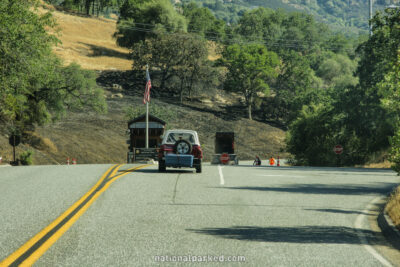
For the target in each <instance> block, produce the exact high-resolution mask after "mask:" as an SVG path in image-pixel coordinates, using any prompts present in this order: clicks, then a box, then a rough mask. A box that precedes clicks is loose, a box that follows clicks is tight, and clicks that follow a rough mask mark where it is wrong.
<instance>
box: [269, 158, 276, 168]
mask: <svg viewBox="0 0 400 267" xmlns="http://www.w3.org/2000/svg"><path fill="white" fill-rule="evenodd" d="M269 165H271V166H274V165H275V159H274V158H273V157H271V158H270V159H269Z"/></svg>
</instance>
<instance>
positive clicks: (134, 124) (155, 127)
mask: <svg viewBox="0 0 400 267" xmlns="http://www.w3.org/2000/svg"><path fill="white" fill-rule="evenodd" d="M128 128H129V134H130V138H129V140H128V143H129V152H128V163H131V162H134V161H140V160H147V159H154V160H156V159H157V151H158V147H159V146H160V144H161V141H162V135H163V134H164V130H165V122H164V121H163V120H161V119H159V118H157V117H155V116H153V115H150V114H149V148H148V149H146V148H145V147H146V114H143V115H141V116H139V117H137V118H135V119H133V120H130V121H129V122H128Z"/></svg>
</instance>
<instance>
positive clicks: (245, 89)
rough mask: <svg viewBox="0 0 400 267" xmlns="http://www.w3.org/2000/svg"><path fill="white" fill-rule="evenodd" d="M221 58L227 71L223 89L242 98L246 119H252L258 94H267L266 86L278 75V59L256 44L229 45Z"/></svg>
mask: <svg viewBox="0 0 400 267" xmlns="http://www.w3.org/2000/svg"><path fill="white" fill-rule="evenodd" d="M222 56H223V59H222V60H223V64H224V65H225V66H226V68H227V70H228V73H227V78H226V81H225V85H224V87H225V89H226V90H230V91H234V92H239V93H241V94H242V95H243V96H244V99H245V104H246V107H247V110H248V118H249V119H252V115H251V110H252V105H253V101H254V99H255V98H256V97H257V93H258V92H263V93H265V94H268V93H269V85H268V84H269V83H271V82H272V79H273V78H276V76H277V75H278V66H279V58H278V56H277V54H275V53H274V52H270V51H268V50H267V49H266V48H265V46H263V45H258V44H252V45H242V46H240V45H238V44H235V45H231V46H228V47H226V49H225V50H224V51H223V53H222Z"/></svg>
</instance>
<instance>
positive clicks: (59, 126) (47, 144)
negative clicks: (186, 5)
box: [0, 90, 286, 164]
mask: <svg viewBox="0 0 400 267" xmlns="http://www.w3.org/2000/svg"><path fill="white" fill-rule="evenodd" d="M107 94H108V95H109V99H108V104H109V113H108V114H107V115H97V114H95V113H91V112H88V113H85V112H82V113H70V114H69V115H68V116H67V117H66V118H64V119H63V120H61V121H60V122H57V123H55V124H52V125H47V126H44V127H39V128H38V129H37V130H36V132H35V133H33V134H31V136H30V137H29V140H27V139H26V140H27V141H28V144H23V145H21V146H19V147H17V154H19V153H20V152H21V151H24V150H27V149H30V150H33V151H34V153H35V157H34V163H35V164H65V162H66V159H67V157H70V158H76V159H77V161H78V163H110V162H121V163H122V162H125V161H126V152H127V151H128V145H127V144H126V140H127V139H128V135H126V130H127V118H126V117H125V113H124V109H125V108H126V107H128V106H131V105H142V104H141V101H142V97H140V96H128V95H125V96H124V97H123V98H120V97H117V98H111V96H112V95H115V92H113V91H112V90H109V91H107ZM202 101H203V102H204V103H205V104H201V103H199V102H185V106H184V107H180V106H177V105H175V104H174V103H169V102H170V101H163V100H160V99H154V98H153V99H152V102H151V105H158V106H162V107H164V108H165V109H169V110H173V111H175V114H176V115H175V119H174V120H172V121H171V122H170V123H168V125H167V127H168V128H180V129H182V128H183V129H194V130H197V131H198V133H199V137H200V142H201V144H202V146H203V149H204V154H205V159H206V160H210V158H211V156H212V154H213V151H214V137H215V132H216V131H235V133H236V150H237V153H238V155H239V158H240V159H241V160H244V159H253V158H254V157H255V155H259V156H261V157H262V158H263V159H265V158H267V157H270V156H275V157H277V156H278V155H280V156H281V157H282V156H285V155H286V154H285V153H282V152H281V150H282V148H283V141H284V136H285V133H284V132H283V131H282V130H280V129H278V128H275V127H272V126H270V125H267V124H264V123H260V122H256V121H250V120H248V119H243V118H241V119H237V118H232V119H231V120H229V119H228V118H226V114H224V113H221V112H219V111H218V108H217V107H216V108H215V109H214V108H211V107H210V106H209V105H208V104H207V103H209V101H205V100H202ZM207 105H208V108H206V107H207ZM201 107H203V108H204V111H201V109H202V108H201ZM199 109H200V110H199ZM0 151H1V152H0V155H1V156H3V160H4V161H10V160H11V159H12V149H11V147H10V146H9V145H8V141H7V137H6V136H5V135H4V134H3V135H0Z"/></svg>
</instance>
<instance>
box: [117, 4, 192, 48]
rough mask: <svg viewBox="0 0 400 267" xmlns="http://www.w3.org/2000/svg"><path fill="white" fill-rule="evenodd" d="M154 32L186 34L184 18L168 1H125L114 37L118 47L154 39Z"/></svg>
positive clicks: (130, 45)
mask: <svg viewBox="0 0 400 267" xmlns="http://www.w3.org/2000/svg"><path fill="white" fill-rule="evenodd" d="M156 31H159V32H160V31H161V32H166V33H174V32H186V31H187V23H186V19H185V17H183V16H182V15H180V14H178V13H177V12H176V10H175V9H174V6H173V5H172V4H171V2H170V1H169V0H127V1H125V2H124V4H123V5H122V6H121V9H120V17H119V19H118V24H117V32H116V33H115V34H114V36H115V37H116V38H117V43H118V45H120V46H124V47H128V48H132V46H133V44H135V43H137V42H139V41H144V40H145V39H146V38H147V37H154V35H155V32H156Z"/></svg>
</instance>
